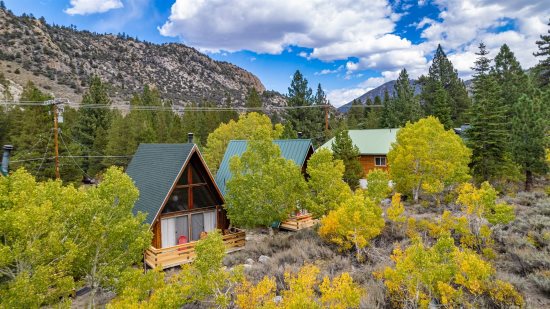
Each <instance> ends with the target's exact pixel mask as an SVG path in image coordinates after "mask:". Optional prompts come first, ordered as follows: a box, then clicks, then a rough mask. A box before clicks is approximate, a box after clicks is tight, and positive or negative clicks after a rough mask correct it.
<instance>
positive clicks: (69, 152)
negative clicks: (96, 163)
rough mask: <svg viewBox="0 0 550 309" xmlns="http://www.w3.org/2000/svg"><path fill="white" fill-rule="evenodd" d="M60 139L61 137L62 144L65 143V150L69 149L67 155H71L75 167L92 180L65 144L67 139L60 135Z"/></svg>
mask: <svg viewBox="0 0 550 309" xmlns="http://www.w3.org/2000/svg"><path fill="white" fill-rule="evenodd" d="M59 137H61V142H62V143H63V146H65V149H67V153H68V154H69V157H71V159H72V160H73V162H74V165H76V166H77V167H78V168H79V169H80V170H81V171H82V173H84V175H86V176H87V177H88V178H92V177H91V176H90V175H88V173H86V172H85V171H84V169H82V167H80V165H78V163H76V160H75V159H74V157H73V156H72V155H71V151H70V150H69V147H67V144H65V139H64V138H63V135H61V134H60V135H59ZM58 157H59V156H58Z"/></svg>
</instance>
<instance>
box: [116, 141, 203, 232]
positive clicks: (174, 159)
mask: <svg viewBox="0 0 550 309" xmlns="http://www.w3.org/2000/svg"><path fill="white" fill-rule="evenodd" d="M194 146H195V144H140V145H139V147H138V149H137V151H136V154H135V155H134V157H133V158H132V161H130V164H129V165H128V168H127V169H126V174H128V176H130V177H131V178H132V180H133V181H134V183H135V185H136V187H137V188H138V190H139V199H138V200H137V202H136V204H135V205H134V209H133V211H134V214H137V213H138V212H143V213H145V214H147V218H146V222H147V223H149V224H152V223H153V221H154V220H155V217H156V215H157V213H158V211H159V209H160V207H161V206H162V204H163V202H164V199H165V198H166V196H167V195H168V193H169V192H170V189H171V188H172V186H173V185H174V183H175V182H176V181H177V177H178V174H179V172H180V170H181V169H182V168H183V167H184V165H185V163H186V162H187V159H188V157H189V155H190V154H191V152H192V150H193V147H194Z"/></svg>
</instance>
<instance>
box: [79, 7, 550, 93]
mask: <svg viewBox="0 0 550 309" xmlns="http://www.w3.org/2000/svg"><path fill="white" fill-rule="evenodd" d="M112 1H114V0H112ZM72 2H80V1H72ZM72 2H71V3H72ZM83 2H85V1H83ZM412 2H414V1H393V2H391V3H393V6H392V4H391V3H390V2H389V1H388V0H372V1H355V0H310V1H294V0H263V1H255V0H175V2H174V4H173V5H172V8H171V14H170V16H169V18H168V20H167V21H166V22H165V23H164V24H163V25H162V26H161V27H159V31H160V33H161V34H162V35H165V36H175V37H180V38H181V39H182V40H183V41H184V42H185V43H186V44H189V45H191V46H194V47H196V48H198V49H199V50H202V51H209V52H219V51H230V52H231V51H239V50H250V51H253V52H257V53H270V54H278V53H281V52H283V51H285V49H286V50H289V48H290V46H293V45H294V46H299V47H305V48H309V49H311V50H310V51H309V50H308V52H305V51H302V52H299V53H298V55H299V56H301V57H304V58H306V59H308V60H310V59H320V60H322V61H328V62H329V61H333V60H345V61H346V62H347V63H346V64H345V67H344V68H343V69H342V70H343V71H345V74H342V76H343V78H348V79H351V78H358V77H360V76H358V74H361V72H362V71H364V70H374V71H378V72H381V73H380V74H381V76H382V77H381V78H384V80H387V79H390V78H391V79H394V78H396V77H397V75H398V73H399V71H400V70H401V69H402V68H406V69H407V71H408V72H409V75H410V76H411V78H415V77H418V76H419V75H420V74H424V73H426V71H427V68H428V66H429V61H430V60H431V59H430V55H431V54H432V53H433V51H434V50H435V48H436V47H437V44H442V46H443V48H444V49H445V51H446V52H447V53H448V55H449V57H450V59H451V61H452V62H453V64H454V65H455V67H456V68H457V70H458V71H459V73H460V75H461V77H466V78H467V77H469V76H471V73H472V72H471V69H470V67H472V66H473V61H474V60H475V54H474V53H475V51H476V49H477V45H478V44H479V42H480V41H484V42H485V43H486V44H487V47H488V49H489V51H490V56H492V57H493V56H494V55H496V53H497V52H498V48H500V46H501V45H502V44H503V43H507V44H508V45H509V46H510V48H511V49H512V51H513V52H514V53H515V54H516V57H517V58H518V60H519V61H520V62H521V64H522V65H523V66H524V67H525V68H527V67H530V66H532V65H534V64H535V63H536V62H537V59H535V58H534V57H533V56H532V53H533V51H535V50H536V45H535V44H534V42H535V41H536V40H537V39H538V36H539V35H540V34H543V33H546V31H547V29H548V27H547V25H546V23H547V20H548V17H549V16H550V5H548V3H547V2H548V1H547V0H420V1H418V6H426V5H429V4H433V5H436V6H437V7H438V8H439V10H440V13H439V16H437V17H433V16H430V18H428V17H423V18H419V19H418V20H416V21H415V22H414V23H412V24H411V26H414V27H410V31H418V32H419V33H420V34H421V38H422V39H423V40H424V42H422V43H420V44H415V43H413V42H411V41H410V40H409V39H407V38H406V37H404V36H403V35H398V34H397V32H396V31H395V30H396V22H397V21H398V20H399V19H400V18H401V17H402V16H403V15H404V14H407V11H406V9H407V7H408V6H409V4H410V3H412ZM396 10H397V11H398V12H396ZM403 10H404V11H403ZM507 24H509V25H512V26H511V27H506V29H507V30H506V31H504V32H501V30H499V29H501V28H502V27H504V26H506V25H507ZM407 31H409V30H407ZM498 32H500V33H498ZM332 73H336V72H335V70H334V69H325V70H322V71H319V72H316V73H315V74H316V75H324V74H332ZM338 75H340V74H338ZM364 88H365V87H364V86H363V87H359V86H358V87H353V88H350V89H336V90H333V91H334V92H333V94H334V95H336V94H338V96H339V97H343V96H344V94H349V93H353V91H357V89H363V90H364Z"/></svg>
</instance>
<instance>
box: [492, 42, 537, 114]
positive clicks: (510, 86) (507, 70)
mask: <svg viewBox="0 0 550 309" xmlns="http://www.w3.org/2000/svg"><path fill="white" fill-rule="evenodd" d="M493 72H494V74H495V75H496V78H497V81H498V84H499V85H500V87H501V92H500V97H501V100H502V103H503V105H504V106H503V107H504V109H505V110H506V116H507V117H508V118H509V119H511V118H512V117H513V113H512V107H513V106H514V105H515V104H516V103H517V101H518V100H519V98H520V97H521V95H522V94H526V93H527V90H528V88H529V85H528V83H529V80H528V77H527V75H526V74H525V72H523V69H522V68H521V65H520V64H519V62H518V61H517V60H516V57H515V56H514V53H513V52H512V51H511V50H510V48H509V47H508V45H506V44H504V45H502V47H501V48H500V51H499V53H498V54H497V55H496V57H495V66H494V70H493Z"/></svg>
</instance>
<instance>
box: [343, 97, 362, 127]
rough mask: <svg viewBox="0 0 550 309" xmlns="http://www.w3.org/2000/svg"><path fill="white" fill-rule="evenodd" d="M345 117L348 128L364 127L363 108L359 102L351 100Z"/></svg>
mask: <svg viewBox="0 0 550 309" xmlns="http://www.w3.org/2000/svg"><path fill="white" fill-rule="evenodd" d="M346 116H347V123H348V128H350V129H362V128H363V125H364V117H365V106H364V105H363V104H361V101H360V100H358V99H355V100H353V101H352V102H351V107H350V109H349V110H348V113H347V115H346Z"/></svg>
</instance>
